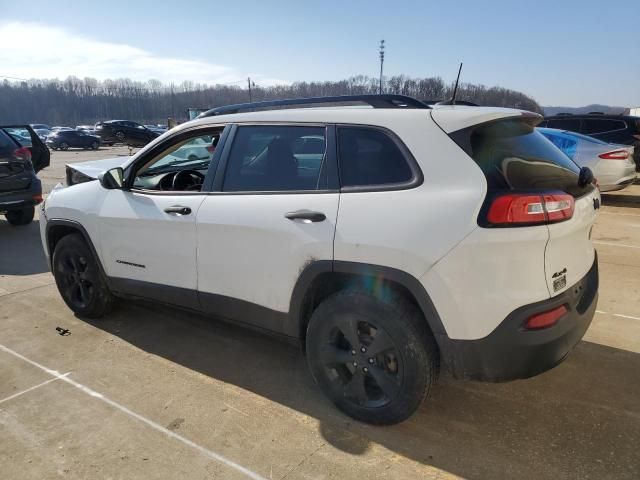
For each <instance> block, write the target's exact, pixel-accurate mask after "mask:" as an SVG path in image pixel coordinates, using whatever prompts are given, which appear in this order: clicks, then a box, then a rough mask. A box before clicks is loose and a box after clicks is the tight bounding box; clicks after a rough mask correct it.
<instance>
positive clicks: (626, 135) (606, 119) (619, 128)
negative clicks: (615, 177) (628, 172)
mask: <svg viewBox="0 0 640 480" xmlns="http://www.w3.org/2000/svg"><path fill="white" fill-rule="evenodd" d="M538 126H539V127H548V128H557V129H559V130H569V131H570V132H578V133H582V134H584V135H589V136H590V137H594V138H597V139H599V140H602V141H604V142H608V143H620V144H623V145H634V146H635V147H636V148H635V153H634V156H633V159H634V161H635V162H636V170H637V171H638V172H640V117H632V116H628V115H604V114H601V113H590V114H587V115H570V114H560V115H553V116H550V117H545V118H544V121H543V122H542V123H541V124H540V125H538Z"/></svg>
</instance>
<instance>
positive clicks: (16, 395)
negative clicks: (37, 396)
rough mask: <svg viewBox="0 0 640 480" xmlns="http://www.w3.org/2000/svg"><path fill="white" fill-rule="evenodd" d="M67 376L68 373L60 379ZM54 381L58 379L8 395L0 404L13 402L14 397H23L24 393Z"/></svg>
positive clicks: (51, 379)
mask: <svg viewBox="0 0 640 480" xmlns="http://www.w3.org/2000/svg"><path fill="white" fill-rule="evenodd" d="M67 375H69V372H68V373H65V374H64V375H61V377H66V376H67ZM56 380H60V379H59V378H57V377H56V378H50V379H49V380H47V381H45V382H42V383H39V384H38V385H34V386H33V387H29V388H27V389H26V390H22V391H21V392H18V393H14V394H13V395H10V396H8V397H6V398H3V399H2V400H0V403H4V402H8V401H9V400H13V399H14V398H16V397H19V396H20V395H23V394H25V393H29V392H30V391H32V390H35V389H36V388H40V387H44V386H45V385H46V384H48V383H51V382H55V381H56Z"/></svg>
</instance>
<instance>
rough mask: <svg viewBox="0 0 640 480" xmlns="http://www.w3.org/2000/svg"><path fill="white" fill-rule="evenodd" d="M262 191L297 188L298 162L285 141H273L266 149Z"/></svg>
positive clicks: (278, 139) (280, 139)
mask: <svg viewBox="0 0 640 480" xmlns="http://www.w3.org/2000/svg"><path fill="white" fill-rule="evenodd" d="M263 178H264V183H265V185H264V187H263V189H264V190H295V189H297V188H298V183H299V182H298V162H297V161H296V158H295V157H294V156H293V151H292V150H291V147H290V146H289V144H288V143H287V141H286V140H283V139H282V138H276V139H274V140H273V141H272V142H271V143H270V144H269V147H268V149H267V158H266V162H265V175H264V177H263Z"/></svg>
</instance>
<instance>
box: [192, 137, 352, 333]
mask: <svg viewBox="0 0 640 480" xmlns="http://www.w3.org/2000/svg"><path fill="white" fill-rule="evenodd" d="M327 132H330V127H329V128H325V127H324V126H282V125H279V126H269V125H247V126H239V127H237V130H236V132H235V134H234V135H233V138H231V139H229V141H228V142H226V143H225V145H227V144H231V147H230V151H228V148H227V147H225V153H224V156H223V159H222V165H221V167H220V169H219V170H220V176H222V175H223V177H222V178H223V181H222V182H220V181H219V177H216V180H215V183H216V184H217V187H218V190H219V191H218V192H213V193H212V194H210V195H209V196H207V197H206V198H205V199H204V202H203V204H202V206H201V207H200V210H199V211H198V217H197V221H198V228H197V237H198V240H197V242H198V289H199V293H200V302H201V305H202V307H203V308H204V309H205V310H207V311H211V312H215V313H218V314H221V315H223V316H225V317H229V318H232V319H235V320H240V321H243V322H245V323H251V324H254V325H257V326H260V327H262V328H266V329H270V330H274V331H278V332H282V331H283V323H282V322H283V320H284V317H285V315H286V313H287V312H288V310H289V304H290V301H291V294H292V291H293V288H294V286H295V284H296V282H297V280H298V278H299V276H300V273H301V272H302V271H303V270H304V269H305V267H306V266H307V265H309V264H311V263H313V262H315V261H318V260H328V261H331V260H333V236H334V233H335V226H336V218H337V213H338V201H339V193H338V191H337V185H332V181H331V180H330V178H331V175H332V174H331V171H332V165H334V163H332V162H335V155H331V154H330V153H329V152H330V151H331V149H327V143H331V142H327V137H328V136H329V135H327ZM333 151H335V149H333ZM327 153H329V154H327ZM222 170H224V172H222ZM333 171H334V172H335V168H334V169H333ZM214 190H215V189H214Z"/></svg>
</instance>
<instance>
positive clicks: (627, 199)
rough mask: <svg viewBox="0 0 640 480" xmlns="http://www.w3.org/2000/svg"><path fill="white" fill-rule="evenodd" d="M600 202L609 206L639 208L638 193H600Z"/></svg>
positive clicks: (639, 199) (639, 196)
mask: <svg viewBox="0 0 640 480" xmlns="http://www.w3.org/2000/svg"><path fill="white" fill-rule="evenodd" d="M600 195H601V197H602V204H603V205H605V206H610V207H631V208H640V195H631V194H624V193H601V194H600Z"/></svg>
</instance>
